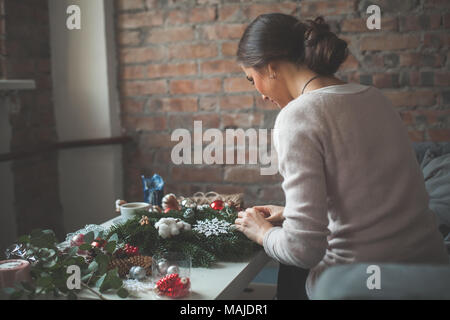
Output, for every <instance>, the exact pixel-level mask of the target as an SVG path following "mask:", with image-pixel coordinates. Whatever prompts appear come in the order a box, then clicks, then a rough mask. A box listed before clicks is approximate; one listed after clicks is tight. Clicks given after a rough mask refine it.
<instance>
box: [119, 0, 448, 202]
mask: <svg viewBox="0 0 450 320" xmlns="http://www.w3.org/2000/svg"><path fill="white" fill-rule="evenodd" d="M370 4H378V5H379V6H380V7H381V12H382V21H381V30H368V29H367V28H366V18H367V16H368V15H367V14H366V8H367V7H368V6H369V5H370ZM116 9H117V10H116V15H117V16H116V19H117V20H116V21H117V43H118V59H119V63H120V76H119V77H120V79H119V83H120V95H121V108H122V126H123V129H124V131H125V132H126V133H127V134H130V135H132V136H133V137H134V144H132V145H130V146H128V147H127V148H126V149H125V152H124V159H125V162H124V164H125V188H126V190H127V193H126V198H127V199H128V200H140V199H141V198H142V190H141V181H140V178H139V177H140V174H146V175H152V174H153V173H155V172H157V173H159V174H161V175H162V176H163V178H164V179H165V181H166V183H167V188H166V192H174V193H176V194H180V195H189V194H192V193H194V192H196V191H210V190H215V191H218V192H224V193H232V192H244V193H245V201H246V204H247V205H253V204H267V203H274V204H275V203H279V204H282V203H283V201H284V196H283V193H282V190H281V188H280V182H281V178H280V176H279V175H275V176H261V175H260V174H259V167H258V166H254V165H253V166H252V165H208V166H206V165H181V166H176V165H173V164H172V161H171V158H170V152H171V148H172V147H173V146H174V145H175V144H177V142H171V141H170V136H171V132H172V131H173V130H175V129H177V128H187V129H190V130H192V126H193V121H194V120H203V130H205V129H206V128H219V129H221V130H224V129H226V128H236V127H238V128H243V129H244V130H245V129H247V128H273V124H274V120H275V117H276V115H277V113H278V110H276V109H275V108H274V107H273V106H272V105H271V104H267V103H264V102H263V101H262V100H261V98H260V97H259V95H258V94H257V93H256V92H255V90H254V88H253V87H252V86H251V85H249V83H248V81H247V80H245V78H244V74H243V72H242V71H241V70H240V68H239V67H238V66H237V65H236V63H235V62H234V58H235V52H236V48H237V43H238V41H239V38H240V36H241V34H242V32H243V30H244V29H245V27H246V25H248V23H249V22H250V21H251V20H253V19H254V18H255V17H257V16H258V15H259V14H262V13H268V12H283V13H288V14H293V15H296V16H298V17H300V18H301V19H307V18H314V17H316V16H318V15H323V16H324V17H325V18H326V20H327V21H328V22H329V23H330V24H331V27H332V30H333V31H335V32H337V33H338V34H339V35H340V36H341V37H343V38H345V39H346V40H347V41H348V42H349V45H350V50H351V55H350V56H349V58H348V60H347V61H346V62H345V63H344V65H343V66H342V67H341V69H340V70H339V72H338V73H337V76H338V77H339V78H341V79H343V80H346V81H349V82H357V83H363V84H370V85H374V86H375V87H378V88H380V89H382V91H383V92H384V93H385V94H386V95H387V96H388V97H389V98H390V99H391V100H392V102H393V103H394V105H395V107H396V108H398V112H399V114H400V115H401V116H402V118H403V119H404V123H405V125H406V126H407V127H408V130H409V132H410V137H411V140H412V141H425V140H433V141H441V140H447V141H450V133H449V131H450V130H449V129H450V122H449V115H450V110H449V109H450V108H449V107H450V89H449V72H448V70H449V66H450V62H449V59H448V58H449V54H448V53H447V52H448V46H449V41H450V38H449V30H448V29H449V25H450V14H449V12H450V8H449V2H448V1H445V0H420V1H419V0H401V1H390V0H383V1H375V0H374V1H372V0H371V1H368V0H367V1H366V0H361V1H354V0H336V1H320V0H303V1H298V2H295V1H270V0H263V1H257V0H253V1H224V0H222V1H221V0H196V1H195V0H188V1H176V0H168V1H157V0H117V1H116Z"/></svg>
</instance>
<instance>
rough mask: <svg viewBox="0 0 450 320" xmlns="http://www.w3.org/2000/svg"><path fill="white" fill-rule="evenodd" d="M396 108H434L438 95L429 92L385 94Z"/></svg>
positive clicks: (392, 92)
mask: <svg viewBox="0 0 450 320" xmlns="http://www.w3.org/2000/svg"><path fill="white" fill-rule="evenodd" d="M383 93H384V95H385V96H386V97H387V98H388V99H389V100H390V101H391V102H392V104H393V105H394V106H395V107H414V106H427V107H429V106H432V105H434V104H435V103H436V93H434V92H433V91H428V90H420V91H419V90H416V91H390V92H383Z"/></svg>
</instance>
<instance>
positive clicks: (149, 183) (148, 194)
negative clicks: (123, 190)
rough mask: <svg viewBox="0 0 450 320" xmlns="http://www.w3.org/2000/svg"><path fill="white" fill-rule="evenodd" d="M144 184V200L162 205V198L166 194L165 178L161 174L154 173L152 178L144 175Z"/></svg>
mask: <svg viewBox="0 0 450 320" xmlns="http://www.w3.org/2000/svg"><path fill="white" fill-rule="evenodd" d="M142 183H143V185H144V202H147V203H149V204H151V205H156V206H160V207H161V206H162V198H163V196H164V180H163V179H162V178H161V176H160V175H158V174H156V173H155V174H154V175H153V177H151V178H146V177H145V176H144V175H143V176H142Z"/></svg>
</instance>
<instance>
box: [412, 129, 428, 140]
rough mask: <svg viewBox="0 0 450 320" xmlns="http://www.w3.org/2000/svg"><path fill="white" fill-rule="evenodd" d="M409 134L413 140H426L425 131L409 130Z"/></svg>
mask: <svg viewBox="0 0 450 320" xmlns="http://www.w3.org/2000/svg"><path fill="white" fill-rule="evenodd" d="M408 135H409V138H410V139H411V141H413V142H421V141H424V135H425V132H424V131H419V130H409V131H408Z"/></svg>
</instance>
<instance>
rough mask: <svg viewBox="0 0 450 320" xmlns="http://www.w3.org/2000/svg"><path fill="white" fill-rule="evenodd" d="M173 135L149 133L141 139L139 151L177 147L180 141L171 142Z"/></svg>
mask: <svg viewBox="0 0 450 320" xmlns="http://www.w3.org/2000/svg"><path fill="white" fill-rule="evenodd" d="M171 136H172V134H171V133H148V134H142V135H141V137H140V139H139V149H141V150H146V149H148V148H159V147H163V148H169V147H173V146H175V145H176V144H177V143H178V141H171Z"/></svg>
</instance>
